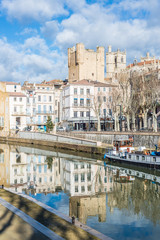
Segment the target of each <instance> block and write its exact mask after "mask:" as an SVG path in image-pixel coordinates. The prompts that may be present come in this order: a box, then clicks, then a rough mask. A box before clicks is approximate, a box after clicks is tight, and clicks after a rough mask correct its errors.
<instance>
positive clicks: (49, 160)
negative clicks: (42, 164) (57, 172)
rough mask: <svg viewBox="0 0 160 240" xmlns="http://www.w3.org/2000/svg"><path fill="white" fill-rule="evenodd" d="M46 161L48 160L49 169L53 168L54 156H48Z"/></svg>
mask: <svg viewBox="0 0 160 240" xmlns="http://www.w3.org/2000/svg"><path fill="white" fill-rule="evenodd" d="M45 161H46V162H47V165H48V169H51V168H52V164H53V158H52V157H50V156H47V158H46V160H45Z"/></svg>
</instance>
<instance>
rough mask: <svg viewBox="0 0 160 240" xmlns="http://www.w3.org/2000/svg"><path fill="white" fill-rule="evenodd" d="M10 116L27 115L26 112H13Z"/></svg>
mask: <svg viewBox="0 0 160 240" xmlns="http://www.w3.org/2000/svg"><path fill="white" fill-rule="evenodd" d="M12 116H27V113H26V112H14V113H12Z"/></svg>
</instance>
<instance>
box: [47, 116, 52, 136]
mask: <svg viewBox="0 0 160 240" xmlns="http://www.w3.org/2000/svg"><path fill="white" fill-rule="evenodd" d="M53 127H54V124H53V122H52V120H51V117H50V116H48V119H47V123H46V128H47V132H50V131H52V130H53Z"/></svg>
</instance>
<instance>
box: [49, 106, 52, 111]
mask: <svg viewBox="0 0 160 240" xmlns="http://www.w3.org/2000/svg"><path fill="white" fill-rule="evenodd" d="M49 112H50V113H51V112H52V106H51V105H50V106H49Z"/></svg>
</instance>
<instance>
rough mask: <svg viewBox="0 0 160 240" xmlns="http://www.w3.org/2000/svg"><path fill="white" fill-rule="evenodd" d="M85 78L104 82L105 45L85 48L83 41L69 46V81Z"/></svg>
mask: <svg viewBox="0 0 160 240" xmlns="http://www.w3.org/2000/svg"><path fill="white" fill-rule="evenodd" d="M83 79H88V80H93V81H98V82H104V47H97V51H96V52H95V51H94V50H91V49H85V46H84V44H83V43H78V44H76V48H75V47H72V48H68V81H69V82H73V81H79V80H83Z"/></svg>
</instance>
